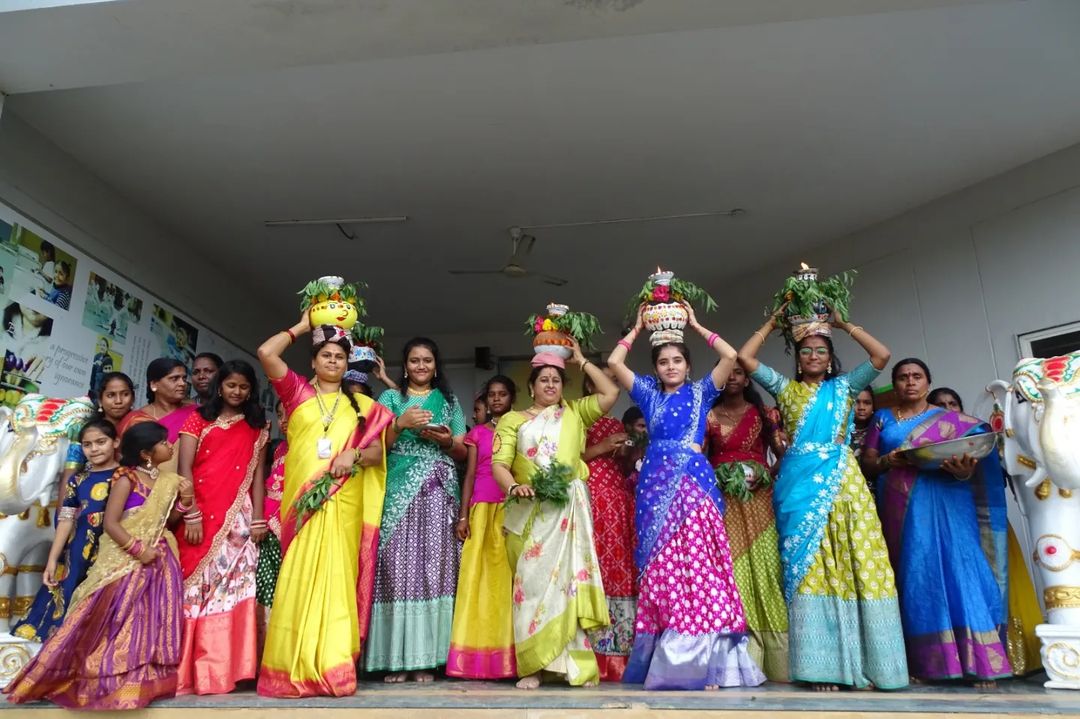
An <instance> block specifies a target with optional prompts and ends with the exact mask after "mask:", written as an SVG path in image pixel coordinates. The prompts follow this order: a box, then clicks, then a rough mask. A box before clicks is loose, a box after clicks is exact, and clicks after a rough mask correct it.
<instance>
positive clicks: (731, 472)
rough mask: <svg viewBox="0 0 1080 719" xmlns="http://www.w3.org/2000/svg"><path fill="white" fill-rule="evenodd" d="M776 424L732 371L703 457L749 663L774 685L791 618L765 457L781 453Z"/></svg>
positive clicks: (781, 674) (782, 671)
mask: <svg viewBox="0 0 1080 719" xmlns="http://www.w3.org/2000/svg"><path fill="white" fill-rule="evenodd" d="M779 425H780V414H779V412H777V411H776V409H773V408H769V409H766V408H765V406H764V404H762V401H761V397H760V396H759V395H758V393H757V392H756V391H755V390H754V389H753V387H751V386H750V379H749V378H748V377H747V376H746V372H745V371H744V370H743V368H742V367H739V366H737V365H736V367H735V368H734V369H733V370H732V371H731V375H730V376H729V377H728V380H727V384H726V385H725V386H724V393H723V394H722V395H720V397H719V398H717V400H716V402H715V403H714V404H713V407H712V409H711V410H710V411H709V414H708V415H707V416H706V424H705V442H706V446H705V450H706V454H707V455H708V457H709V464H711V465H712V466H713V471H714V472H715V473H716V483H717V488H718V489H719V490H720V491H721V492H722V493H723V494H724V524H725V525H726V526H727V532H728V541H729V542H730V543H731V560H732V562H733V564H734V572H735V584H736V585H738V587H739V594H740V596H741V597H742V603H743V610H744V611H745V612H746V628H747V630H748V631H749V633H750V647H749V651H750V656H751V657H752V658H753V659H754V661H755V662H757V664H758V666H760V667H761V670H762V671H763V672H765V676H767V677H768V678H769V679H770V680H771V681H774V682H786V681H788V634H787V633H788V615H787V604H786V603H785V602H784V594H783V590H782V588H781V587H782V584H783V572H782V570H781V566H780V549H779V543H780V539H779V535H778V534H777V531H776V517H775V516H774V515H773V488H772V479H773V477H772V474H771V473H770V470H769V460H768V459H767V457H766V451H767V450H768V449H772V451H773V454H774V455H776V456H781V455H783V453H784V445H785V442H786V440H785V439H784V437H783V430H782V429H780V427H779Z"/></svg>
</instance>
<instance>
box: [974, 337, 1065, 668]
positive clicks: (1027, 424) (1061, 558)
mask: <svg viewBox="0 0 1080 719" xmlns="http://www.w3.org/2000/svg"><path fill="white" fill-rule="evenodd" d="M988 389H989V390H990V391H991V392H993V393H994V395H995V398H996V399H997V400H998V401H999V402H1000V403H1001V405H1002V406H1003V407H1004V410H1005V411H1004V422H1003V429H1004V436H1005V439H1004V458H1005V470H1006V471H1007V472H1008V473H1009V475H1010V476H1011V477H1012V478H1013V480H1014V481H1013V488H1014V490H1015V492H1016V496H1017V501H1018V503H1019V505H1020V511H1021V513H1022V514H1023V515H1024V518H1025V523H1026V525H1027V533H1028V539H1029V541H1030V544H1031V547H1033V549H1034V551H1033V559H1034V562H1035V568H1036V569H1037V572H1036V577H1037V580H1038V583H1039V584H1040V585H1041V586H1042V589H1043V606H1044V608H1045V612H1046V620H1047V623H1046V624H1040V625H1039V626H1038V627H1036V629H1035V633H1036V634H1038V636H1039V638H1040V639H1041V640H1042V660H1043V667H1044V668H1045V669H1046V673H1047V675H1048V676H1049V681H1047V682H1046V686H1047V687H1050V688H1055V689H1080V352H1073V353H1072V354H1069V355H1065V356H1063V357H1052V358H1050V359H1025V360H1021V361H1020V362H1019V363H1018V364H1017V365H1016V368H1015V369H1014V370H1013V375H1012V383H1011V384H1008V383H1005V382H1002V381H1000V380H998V381H997V382H994V383H992V384H991V385H990V386H989V387H988Z"/></svg>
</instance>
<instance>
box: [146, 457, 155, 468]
mask: <svg viewBox="0 0 1080 719" xmlns="http://www.w3.org/2000/svg"><path fill="white" fill-rule="evenodd" d="M153 468H154V463H153V462H151V461H150V458H149V457H147V458H146V469H147V470H148V471H149V470H151V469H153Z"/></svg>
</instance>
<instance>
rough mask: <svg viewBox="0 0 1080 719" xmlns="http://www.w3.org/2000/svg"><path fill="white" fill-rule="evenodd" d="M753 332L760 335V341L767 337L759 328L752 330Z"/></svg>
mask: <svg viewBox="0 0 1080 719" xmlns="http://www.w3.org/2000/svg"><path fill="white" fill-rule="evenodd" d="M754 334H756V335H757V336H758V337H760V338H761V341H762V342H764V341H765V340H766V339H767V338H766V337H765V333H764V332H762V331H761V330H754Z"/></svg>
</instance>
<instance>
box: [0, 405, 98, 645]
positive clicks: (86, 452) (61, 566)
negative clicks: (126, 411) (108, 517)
mask: <svg viewBox="0 0 1080 719" xmlns="http://www.w3.org/2000/svg"><path fill="white" fill-rule="evenodd" d="M79 446H80V447H81V449H82V454H83V456H84V457H85V461H86V468H85V469H84V470H82V471H79V472H76V473H75V474H73V475H71V476H70V477H69V478H68V480H67V483H66V486H65V489H64V490H63V499H62V500H61V504H60V509H59V510H58V512H57V525H56V536H55V538H54V539H53V543H52V548H51V549H50V550H49V559H48V561H47V562H46V564H45V572H44V575H43V577H42V580H43V583H42V585H41V589H39V590H38V593H37V596H36V597H35V598H34V603H33V604H32V605H31V606H30V611H29V612H28V613H27V615H26V618H25V619H23V620H22V621H21V622H19V623H18V624H16V625H15V626H14V628H12V630H11V632H12V634H14V635H15V636H17V637H21V638H23V639H29V640H30V641H34V642H44V641H45V640H46V639H48V638H49V637H50V636H52V635H53V633H54V632H56V630H57V629H58V628H59V627H60V624H61V622H63V620H64V614H65V613H66V612H67V606H68V602H69V601H70V600H71V595H72V594H73V593H74V592H75V587H77V586H78V585H79V584H80V583H81V582H82V580H84V579H85V578H86V573H87V572H89V571H90V567H91V566H93V564H94V560H95V559H97V549H98V540H99V539H101V532H102V530H103V529H104V525H103V523H102V520H103V519H104V517H105V502H106V500H108V498H109V478H110V477H112V474H113V472H114V471H115V470H116V467H117V463H116V447H117V441H116V427H114V426H113V424H112V422H110V421H108V420H106V419H103V418H99V419H92V420H90V421H89V422H87V423H86V424H85V425H84V426H83V428H82V431H81V432H79Z"/></svg>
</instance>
